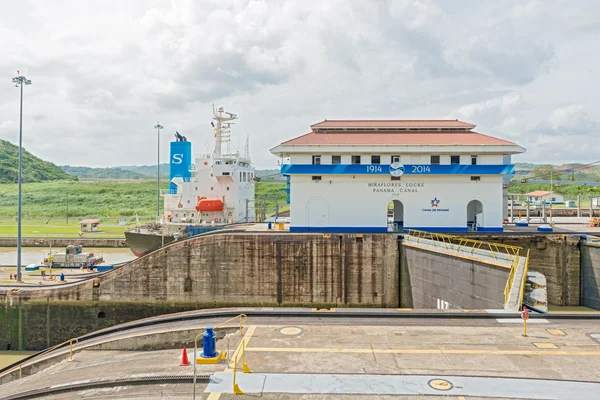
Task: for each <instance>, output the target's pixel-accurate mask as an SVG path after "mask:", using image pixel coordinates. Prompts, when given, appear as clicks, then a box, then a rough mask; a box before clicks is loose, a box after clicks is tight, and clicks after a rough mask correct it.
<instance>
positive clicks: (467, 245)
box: [407, 229, 522, 261]
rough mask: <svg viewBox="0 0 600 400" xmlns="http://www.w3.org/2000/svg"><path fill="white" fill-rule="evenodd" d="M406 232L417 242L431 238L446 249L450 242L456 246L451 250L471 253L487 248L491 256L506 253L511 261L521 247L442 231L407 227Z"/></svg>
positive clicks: (517, 256) (516, 257)
mask: <svg viewBox="0 0 600 400" xmlns="http://www.w3.org/2000/svg"><path fill="white" fill-rule="evenodd" d="M407 234H408V235H410V236H413V237H415V238H417V240H416V241H417V243H418V242H419V239H426V240H433V241H436V242H440V243H442V244H443V245H444V247H445V248H446V249H451V248H450V247H449V246H448V245H450V244H452V245H455V246H457V247H456V248H452V249H453V250H456V251H460V250H461V249H463V248H464V249H466V250H467V251H468V252H470V253H471V254H472V253H473V252H474V251H475V250H487V251H490V252H491V253H492V256H493V257H494V258H498V257H497V255H498V254H506V255H508V256H509V257H510V258H511V260H513V261H514V260H515V259H518V258H519V256H520V252H521V250H522V248H521V247H518V246H511V245H508V244H502V243H490V242H484V241H481V240H476V239H470V238H463V237H459V236H453V235H447V234H444V233H436V232H425V231H417V230H414V229H409V230H407Z"/></svg>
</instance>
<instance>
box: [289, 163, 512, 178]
mask: <svg viewBox="0 0 600 400" xmlns="http://www.w3.org/2000/svg"><path fill="white" fill-rule="evenodd" d="M390 167H391V166H390V165H389V164H319V165H313V164H285V165H282V166H281V173H282V174H286V175H289V174H306V175H330V174H333V175H391V172H390V171H391V168H390ZM514 169H515V166H514V165H503V164H500V165H428V164H427V165H425V164H406V165H402V166H400V167H397V168H393V170H394V171H398V170H400V171H402V173H401V175H507V174H508V175H510V174H514ZM397 175H398V174H397Z"/></svg>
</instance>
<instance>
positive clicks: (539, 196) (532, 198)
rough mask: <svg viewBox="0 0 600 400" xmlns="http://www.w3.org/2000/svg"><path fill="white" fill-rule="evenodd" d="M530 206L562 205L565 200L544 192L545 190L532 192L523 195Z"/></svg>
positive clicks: (555, 194) (556, 194)
mask: <svg viewBox="0 0 600 400" xmlns="http://www.w3.org/2000/svg"><path fill="white" fill-rule="evenodd" d="M525 196H527V199H528V200H529V203H530V204H543V203H545V204H550V203H552V204H564V203H565V198H564V197H563V195H561V194H558V193H554V192H550V191H546V190H534V191H533V192H530V193H525Z"/></svg>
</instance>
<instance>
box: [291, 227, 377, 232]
mask: <svg viewBox="0 0 600 400" xmlns="http://www.w3.org/2000/svg"><path fill="white" fill-rule="evenodd" d="M387 231H388V230H387V227H378V226H290V232H296V233H306V232H322V233H384V232H387Z"/></svg>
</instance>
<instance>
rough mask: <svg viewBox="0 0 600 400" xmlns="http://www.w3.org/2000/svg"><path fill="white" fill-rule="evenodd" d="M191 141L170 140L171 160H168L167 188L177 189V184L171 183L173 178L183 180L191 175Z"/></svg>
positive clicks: (186, 179) (187, 179)
mask: <svg viewBox="0 0 600 400" xmlns="http://www.w3.org/2000/svg"><path fill="white" fill-rule="evenodd" d="M191 166H192V143H191V142H188V141H185V142H171V161H170V179H169V181H171V184H170V185H169V189H171V190H177V185H175V184H174V183H173V178H182V179H183V181H184V182H185V181H189V179H190V178H191V176H192V172H191Z"/></svg>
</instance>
